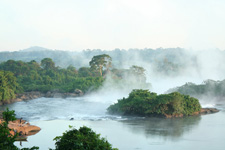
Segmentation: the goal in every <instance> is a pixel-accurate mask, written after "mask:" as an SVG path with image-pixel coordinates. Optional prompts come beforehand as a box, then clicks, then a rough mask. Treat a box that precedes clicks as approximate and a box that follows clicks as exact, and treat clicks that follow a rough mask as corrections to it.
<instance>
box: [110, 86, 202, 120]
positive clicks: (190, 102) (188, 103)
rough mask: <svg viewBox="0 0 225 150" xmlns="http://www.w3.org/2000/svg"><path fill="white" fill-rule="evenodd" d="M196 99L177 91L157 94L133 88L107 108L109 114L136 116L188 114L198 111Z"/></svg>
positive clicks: (198, 104) (199, 106) (198, 106)
mask: <svg viewBox="0 0 225 150" xmlns="http://www.w3.org/2000/svg"><path fill="white" fill-rule="evenodd" d="M200 109H201V105H200V103H199V101H198V99H196V98H193V97H190V96H188V95H183V94H180V93H178V92H174V93H170V94H161V95H157V94H156V93H153V92H150V91H148V90H141V89H140V90H133V91H132V92H131V93H130V94H129V96H128V97H127V98H123V99H120V100H118V102H117V103H115V104H113V105H111V106H110V107H109V108H108V109H107V110H108V112H109V113H110V114H120V115H136V116H168V115H171V116H180V115H182V116H183V115H185V116H189V115H192V114H193V113H195V112H198V111H200Z"/></svg>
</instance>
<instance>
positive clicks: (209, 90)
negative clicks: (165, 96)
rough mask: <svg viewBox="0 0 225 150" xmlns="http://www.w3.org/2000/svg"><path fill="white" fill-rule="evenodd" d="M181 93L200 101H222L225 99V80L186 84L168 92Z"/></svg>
mask: <svg viewBox="0 0 225 150" xmlns="http://www.w3.org/2000/svg"><path fill="white" fill-rule="evenodd" d="M175 91H176V92H179V93H182V94H186V95H191V96H193V97H197V98H199V99H208V100H217V101H222V100H224V99H225V80H222V81H214V80H206V81H204V82H203V83H202V84H194V83H190V82H189V83H186V84H184V85H182V86H179V87H176V88H173V89H170V90H168V91H167V92H168V93H170V92H175Z"/></svg>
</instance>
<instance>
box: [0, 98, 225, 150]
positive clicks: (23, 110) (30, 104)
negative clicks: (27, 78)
mask: <svg viewBox="0 0 225 150" xmlns="http://www.w3.org/2000/svg"><path fill="white" fill-rule="evenodd" d="M115 98H116V96H115V97H114V96H113V95H112V96H110V98H109V99H115ZM112 103H113V100H106V99H105V100H103V99H100V98H99V99H98V98H97V97H95V98H94V99H93V97H82V98H66V99H61V98H38V99H34V100H29V101H22V102H16V103H13V104H9V105H6V106H1V107H0V110H3V109H5V108H6V107H9V109H13V110H15V111H16V114H17V117H18V118H20V117H22V118H23V119H26V120H27V121H29V122H30V123H31V124H33V125H37V126H39V127H40V128H41V131H40V132H39V133H37V134H36V135H33V136H30V137H28V142H23V143H22V147H32V146H39V147H40V150H47V149H48V148H54V143H55V142H54V141H53V138H55V137H56V136H60V135H62V133H63V132H65V131H66V130H68V129H69V127H68V126H69V125H72V126H74V127H76V128H79V127H80V126H83V125H85V126H88V127H91V128H92V129H93V130H94V131H95V132H97V133H100V134H101V136H102V137H106V138H107V139H108V141H109V142H110V143H111V144H112V145H113V147H115V148H119V149H120V150H150V149H154V150H156V149H157V150H170V149H173V150H181V149H182V150H190V149H193V150H194V149H196V150H200V149H202V150H203V149H204V150H212V149H213V150H224V149H225V142H224V140H225V134H224V133H225V105H223V104H220V105H215V104H207V107H210V106H211V107H216V108H218V109H219V110H220V112H218V113H215V114H209V115H202V116H192V117H184V118H173V119H164V118H141V117H140V118H139V117H121V116H112V115H108V114H106V108H107V107H108V106H109V105H110V104H112ZM205 106H206V105H205ZM203 107H204V105H203ZM71 118H73V119H74V120H70V119H71ZM16 145H17V146H19V142H16ZM19 147H21V146H19Z"/></svg>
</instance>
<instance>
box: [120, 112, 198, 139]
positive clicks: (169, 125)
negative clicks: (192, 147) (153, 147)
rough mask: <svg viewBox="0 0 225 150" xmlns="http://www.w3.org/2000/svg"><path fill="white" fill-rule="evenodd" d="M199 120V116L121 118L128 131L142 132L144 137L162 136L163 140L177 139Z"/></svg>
mask: <svg viewBox="0 0 225 150" xmlns="http://www.w3.org/2000/svg"><path fill="white" fill-rule="evenodd" d="M200 120H201V116H192V117H184V118H172V119H165V118H146V119H138V120H137V119H135V120H133V119H132V120H123V121H120V122H122V123H123V124H124V125H125V126H126V127H128V128H130V132H133V133H135V134H140V133H144V134H145V135H146V137H147V138H148V137H151V138H152V137H153V136H156V137H162V138H163V139H164V140H178V139H179V138H180V137H181V136H182V135H183V134H184V133H186V132H189V131H190V130H192V128H194V127H196V126H197V125H198V124H199V122H200Z"/></svg>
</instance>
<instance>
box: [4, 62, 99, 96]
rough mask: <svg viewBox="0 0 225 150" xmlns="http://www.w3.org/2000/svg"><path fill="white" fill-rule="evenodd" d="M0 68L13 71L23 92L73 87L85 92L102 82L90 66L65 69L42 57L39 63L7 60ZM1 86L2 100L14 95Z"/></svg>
mask: <svg viewBox="0 0 225 150" xmlns="http://www.w3.org/2000/svg"><path fill="white" fill-rule="evenodd" d="M0 69H2V70H6V71H7V73H8V74H10V72H8V71H11V72H13V73H14V74H15V76H16V78H17V81H18V84H19V85H20V86H21V87H22V88H21V89H23V90H24V91H25V92H30V91H40V92H43V93H46V92H48V91H53V90H58V91H59V92H73V91H74V90H75V89H80V90H82V91H83V92H87V91H90V90H96V89H97V88H98V87H99V86H100V85H101V84H102V82H103V78H102V77H96V72H93V71H91V69H90V68H85V67H83V68H80V69H79V70H78V71H77V70H76V68H75V67H73V66H71V65H70V66H68V67H67V68H66V69H64V68H63V69H62V68H59V67H55V63H54V62H53V61H52V60H51V59H50V58H45V59H43V60H42V61H41V65H39V64H38V63H37V62H36V61H34V60H32V61H30V62H22V61H14V60H8V61H7V62H3V63H1V64H0ZM2 72H3V73H4V72H5V71H2ZM3 73H1V72H0V79H1V77H2V80H3V79H5V78H3V75H2V74H3ZM11 74H12V73H11ZM3 81H5V82H3V83H4V84H9V82H8V80H3ZM2 87H3V88H2V90H1V87H0V94H1V93H3V92H4V93H5V94H4V95H3V97H2V98H4V100H6V99H11V98H14V97H15V94H14V93H13V92H12V90H11V91H10V89H9V90H8V89H7V88H6V86H2ZM10 87H16V86H10ZM21 89H20V90H19V88H16V90H17V93H18V92H23V90H21ZM13 90H14V89H13ZM10 95H12V96H10ZM0 100H1V99H0Z"/></svg>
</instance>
